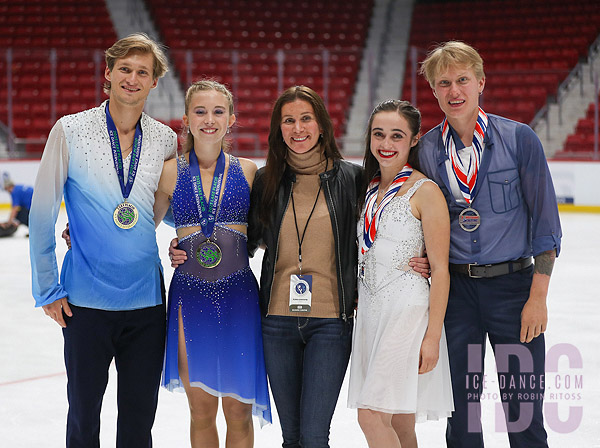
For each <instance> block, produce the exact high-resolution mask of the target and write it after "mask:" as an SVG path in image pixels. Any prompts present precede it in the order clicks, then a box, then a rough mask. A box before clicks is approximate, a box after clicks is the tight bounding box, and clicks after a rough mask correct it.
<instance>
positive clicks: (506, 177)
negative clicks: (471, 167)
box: [487, 168, 522, 213]
mask: <svg viewBox="0 0 600 448" xmlns="http://www.w3.org/2000/svg"><path fill="white" fill-rule="evenodd" d="M487 181H488V186H489V189H490V202H491V204H492V211H493V212H494V213H506V212H509V211H511V210H513V209H515V208H517V207H518V206H519V205H521V196H522V194H521V181H520V179H519V172H518V171H517V169H516V168H512V169H509V170H502V171H495V172H489V173H488V174H487Z"/></svg>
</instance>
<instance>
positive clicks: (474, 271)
mask: <svg viewBox="0 0 600 448" xmlns="http://www.w3.org/2000/svg"><path fill="white" fill-rule="evenodd" d="M532 264H533V258H531V257H527V258H521V259H519V260H515V261H506V262H504V263H496V264H477V263H470V264H452V263H450V271H451V272H456V273H458V274H464V275H468V276H469V277H471V278H483V277H497V276H499V275H505V274H510V273H512V272H517V271H520V270H521V269H525V268H527V267H529V266H531V265H532Z"/></svg>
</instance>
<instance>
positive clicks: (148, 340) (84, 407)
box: [63, 294, 165, 448]
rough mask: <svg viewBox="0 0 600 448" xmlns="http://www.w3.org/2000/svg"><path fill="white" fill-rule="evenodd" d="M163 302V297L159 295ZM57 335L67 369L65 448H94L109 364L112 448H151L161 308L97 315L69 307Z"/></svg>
mask: <svg viewBox="0 0 600 448" xmlns="http://www.w3.org/2000/svg"><path fill="white" fill-rule="evenodd" d="M163 296H164V294H163ZM70 306H71V309H72V311H73V317H70V318H69V317H66V316H65V319H66V323H67V327H66V328H65V329H63V336H64V340H65V365H66V368H67V378H68V384H67V397H68V399H69V413H68V416H67V448H80V447H81V448H84V447H85V448H94V447H99V446H100V409H101V407H102V399H103V396H104V392H105V390H106V385H107V383H108V369H109V366H110V363H111V361H112V359H113V358H114V359H115V364H116V368H117V372H118V375H117V378H118V380H117V381H118V392H117V406H118V420H117V448H148V447H151V446H152V435H151V432H150V431H151V429H152V425H153V424H154V415H155V412H156V405H157V401H158V389H159V385H160V374H161V370H162V362H163V352H164V344H165V305H164V297H163V304H162V305H158V306H155V307H151V308H144V309H140V310H133V311H103V310H97V309H90V308H81V307H77V306H73V305H70Z"/></svg>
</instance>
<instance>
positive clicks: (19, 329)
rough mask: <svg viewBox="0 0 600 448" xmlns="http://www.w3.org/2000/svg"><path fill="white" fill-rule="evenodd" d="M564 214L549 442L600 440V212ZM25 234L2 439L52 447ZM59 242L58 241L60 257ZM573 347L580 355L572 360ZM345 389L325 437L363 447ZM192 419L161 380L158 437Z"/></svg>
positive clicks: (60, 409)
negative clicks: (328, 435) (328, 436)
mask: <svg viewBox="0 0 600 448" xmlns="http://www.w3.org/2000/svg"><path fill="white" fill-rule="evenodd" d="M7 214H8V212H7V211H6V210H3V211H0V221H4V220H5V219H6V216H7ZM561 219H562V225H563V234H564V237H563V244H562V252H561V255H560V257H559V259H558V260H557V263H556V265H555V269H554V274H553V276H552V280H551V283H550V293H549V296H548V309H549V325H548V332H547V333H546V344H547V350H548V351H550V350H552V353H553V354H554V355H556V356H553V358H555V359H558V362H557V363H556V364H555V365H554V366H551V368H550V369H548V373H547V375H546V405H545V415H546V428H547V430H548V438H549V444H550V447H552V448H575V447H577V448H593V447H600V354H599V353H600V352H599V350H598V346H599V345H600V342H599V341H600V257H599V253H600V214H568V213H563V214H562V215H561ZM65 222H66V214H65V213H64V212H61V215H60V216H59V220H58V223H57V227H56V229H57V230H56V235H57V238H59V237H60V232H61V230H62V229H63V228H64V224H65ZM26 233H27V229H25V228H20V229H19V231H18V232H17V234H16V235H15V236H13V237H11V238H4V239H0V304H1V305H2V312H1V313H0V447H9V448H20V447H27V448H33V447H36V448H38V447H43V448H58V447H63V446H64V445H65V443H64V434H65V419H66V412H67V400H66V390H65V389H66V376H65V370H64V364H63V357H62V344H63V341H62V334H61V331H60V328H59V327H58V325H57V324H56V323H54V321H52V320H51V319H50V318H48V317H46V316H45V315H44V313H43V311H42V310H41V309H36V308H34V301H33V298H32V297H31V280H30V267H29V246H28V239H27V238H26ZM173 236H174V230H173V229H171V228H169V227H167V226H165V225H164V224H162V225H161V226H160V227H159V229H158V231H157V238H158V243H159V248H160V252H161V259H162V260H163V265H164V268H165V278H166V280H167V282H168V280H169V279H170V277H171V275H172V272H173V270H172V269H171V268H170V267H169V266H168V265H167V263H166V262H165V260H166V261H168V257H167V248H168V242H169V241H170V239H171V238H172V237H173ZM65 251H66V248H65V246H64V244H62V241H59V242H58V244H57V256H58V260H59V264H60V262H61V260H62V258H63V256H64V253H65ZM258 258H260V257H258ZM251 264H252V267H253V269H254V272H255V273H256V274H258V273H259V270H260V260H259V259H254V260H252V261H251ZM487 353H488V356H487V358H486V374H487V382H486V385H485V388H484V394H483V400H482V407H483V410H482V413H483V419H482V420H483V426H484V434H485V443H486V447H487V448H500V447H508V439H507V436H506V432H504V431H503V430H502V426H503V425H502V419H500V418H498V417H497V416H496V407H497V406H498V399H497V393H498V392H497V391H498V388H497V387H498V380H497V379H496V377H495V366H494V363H493V356H492V355H491V353H492V352H491V349H489V348H488V352H487ZM578 355H581V360H582V363H581V364H579V363H577V358H578ZM550 370H552V371H550ZM115 375H116V372H115V370H114V366H113V367H111V380H110V383H109V386H108V389H107V392H106V395H105V399H104V406H103V410H102V430H101V444H102V446H104V447H110V446H114V443H115V422H116V413H117V412H116V411H117V410H116V382H115ZM346 397H347V381H346V382H345V383H344V386H343V388H342V392H341V394H340V398H339V401H338V406H337V409H336V412H335V415H334V417H333V423H332V427H331V446H332V447H344V448H353V447H366V446H367V444H366V441H365V439H364V437H363V435H362V432H361V431H360V428H359V426H358V424H357V422H356V411H354V410H350V409H347V408H346ZM273 410H274V411H275V407H274V406H273ZM578 415H581V420H580V421H578V420H577V418H578V417H577V416H578ZM273 417H274V424H273V425H270V426H266V427H264V428H262V429H260V428H259V427H258V425H257V423H256V422H255V446H256V447H278V446H281V433H280V429H279V424H278V421H277V415H276V412H274V415H273ZM188 418H189V417H188V408H187V401H186V398H185V395H184V394H178V393H177V394H173V393H169V392H167V391H166V390H164V389H161V391H160V398H159V404H158V412H157V415H156V422H155V424H154V430H153V434H154V446H155V447H159V448H162V447H169V448H171V447H186V446H189V441H188V440H189V439H188V428H189V424H188ZM573 419H574V420H573ZM218 422H219V431H220V435H221V441H222V444H221V446H224V430H225V422H224V419H223V417H222V415H221V414H219V419H218ZM444 430H445V421H440V422H429V423H422V424H418V425H417V436H418V439H419V446H420V447H443V446H445V443H444Z"/></svg>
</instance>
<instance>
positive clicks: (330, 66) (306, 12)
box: [148, 0, 372, 150]
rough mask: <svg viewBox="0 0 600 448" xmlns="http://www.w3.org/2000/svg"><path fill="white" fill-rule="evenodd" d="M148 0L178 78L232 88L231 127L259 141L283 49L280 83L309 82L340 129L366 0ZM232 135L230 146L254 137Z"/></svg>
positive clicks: (362, 36)
mask: <svg viewBox="0 0 600 448" xmlns="http://www.w3.org/2000/svg"><path fill="white" fill-rule="evenodd" d="M148 3H149V4H150V6H151V11H152V15H153V17H154V18H155V21H156V24H157V26H158V28H159V30H160V33H161V36H162V38H163V40H164V42H165V44H166V45H168V46H169V47H170V56H171V58H172V60H173V62H174V65H175V69H176V71H177V73H178V76H179V78H180V79H181V81H182V85H183V86H184V87H187V85H189V83H190V82H191V81H193V80H196V79H199V78H201V77H209V78H212V79H216V80H218V81H220V82H224V83H225V84H226V85H228V86H229V87H230V88H231V89H232V90H233V93H234V96H235V99H236V115H237V118H238V122H237V125H236V127H235V128H236V129H235V131H234V132H235V133H237V134H238V135H241V134H243V133H246V134H253V133H258V135H259V139H260V145H261V148H263V149H264V148H265V145H266V139H267V135H268V128H269V119H270V113H271V109H272V105H273V102H274V100H275V99H276V98H277V96H278V94H279V93H280V92H279V91H278V73H279V67H280V66H279V63H278V61H279V59H278V58H279V57H281V55H283V57H284V61H283V63H282V67H283V72H282V73H283V79H282V87H283V88H287V87H289V86H292V85H295V84H305V85H307V86H309V87H312V88H314V89H315V90H316V91H317V92H318V93H319V94H321V95H323V96H324V99H326V102H327V103H328V110H329V112H330V114H331V117H332V120H333V123H334V127H335V130H336V136H338V137H339V136H341V135H343V134H344V126H345V122H346V118H347V111H348V110H349V106H350V101H351V98H352V93H353V91H354V84H355V83H356V77H357V73H358V68H359V64H360V59H361V57H362V49H363V46H364V42H365V40H366V36H367V30H368V24H369V19H370V15H371V8H372V1H371V0H369V1H359V0H331V1H328V2H308V1H300V2H298V1H291V0H284V1H275V0H268V1H258V0H250V1H245V0H228V1H225V2H221V3H220V4H219V7H218V9H216V8H214V7H213V6H212V5H203V4H199V5H197V6H192V5H190V3H189V2H187V1H184V0H168V1H166V0H149V1H148ZM278 50H280V52H279V53H278ZM323 50H327V52H324V51H323ZM190 57H191V58H192V59H191V61H190V59H188V58H190ZM323 58H328V60H326V61H324V60H323ZM324 62H325V64H324ZM324 67H325V70H327V72H328V73H327V74H324V73H323V70H324ZM326 79H328V82H329V85H328V89H327V95H326V98H325V87H324V82H327V81H324V80H326ZM173 126H175V124H173ZM237 143H238V146H237V148H236V149H238V150H244V149H246V148H248V149H249V148H251V147H252V144H253V141H252V140H251V139H250V140H248V141H246V140H244V139H243V138H239V139H238V141H237Z"/></svg>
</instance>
